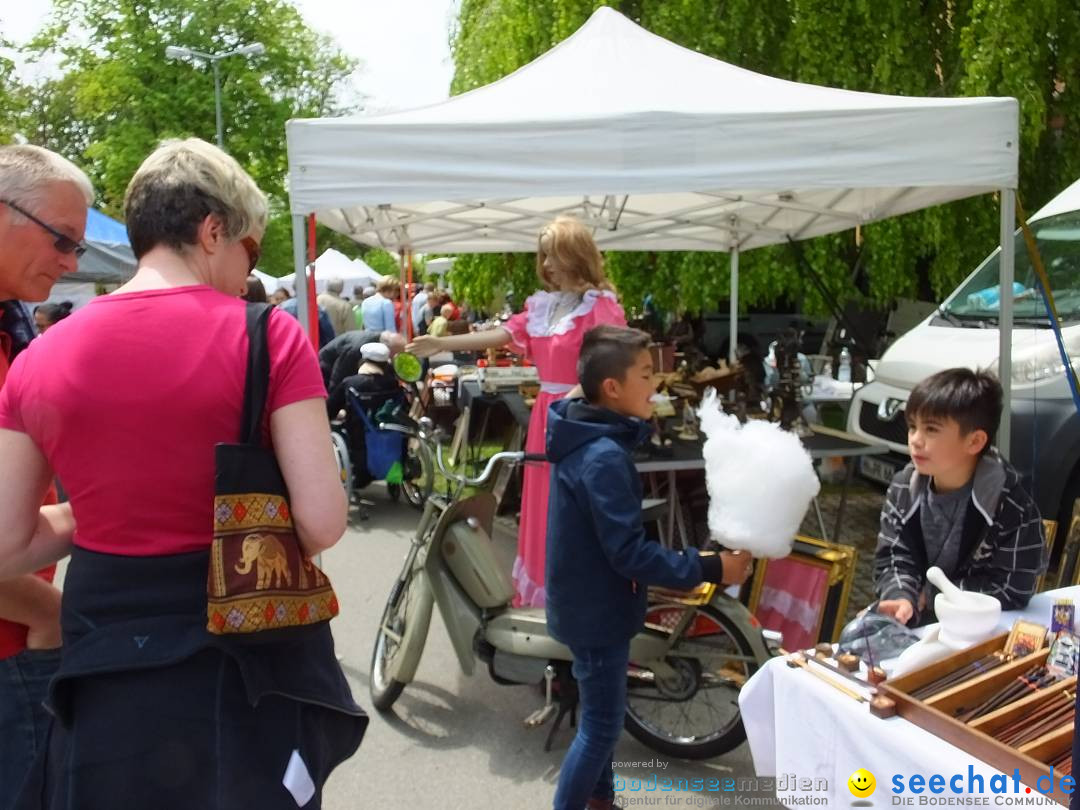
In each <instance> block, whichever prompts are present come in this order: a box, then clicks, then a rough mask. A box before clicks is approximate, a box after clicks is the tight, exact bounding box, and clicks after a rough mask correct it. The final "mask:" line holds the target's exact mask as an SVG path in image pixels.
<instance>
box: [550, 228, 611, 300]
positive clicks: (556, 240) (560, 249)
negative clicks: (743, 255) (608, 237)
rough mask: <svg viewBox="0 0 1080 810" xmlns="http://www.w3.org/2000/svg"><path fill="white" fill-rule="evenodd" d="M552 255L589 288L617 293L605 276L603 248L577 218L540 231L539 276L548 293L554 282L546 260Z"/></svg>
mask: <svg viewBox="0 0 1080 810" xmlns="http://www.w3.org/2000/svg"><path fill="white" fill-rule="evenodd" d="M549 255H550V256H551V257H552V258H554V259H555V261H556V262H558V264H559V265H560V266H562V267H565V268H566V270H567V271H568V272H570V273H572V274H575V275H576V276H577V278H578V280H579V281H580V282H581V283H582V284H584V285H585V286H586V287H592V288H593V289H597V290H611V289H614V288H613V287H612V286H611V282H609V281H608V280H607V276H606V275H604V257H603V255H602V254H601V253H600V248H598V247H597V246H596V242H595V241H593V237H592V234H591V233H590V232H589V229H588V228H586V227H585V226H584V225H582V224H581V223H580V222H578V221H577V220H576V219H574V218H573V217H568V216H560V217H556V218H555V219H554V221H552V222H551V223H550V224H548V225H545V226H544V228H543V229H542V230H541V231H540V237H539V239H538V240H537V245H536V275H537V276H538V277H539V278H540V283H541V284H543V285H544V287H545V288H546V289H551V279H549V278H548V276H547V273H545V272H544V259H546V258H547V257H548V256H549Z"/></svg>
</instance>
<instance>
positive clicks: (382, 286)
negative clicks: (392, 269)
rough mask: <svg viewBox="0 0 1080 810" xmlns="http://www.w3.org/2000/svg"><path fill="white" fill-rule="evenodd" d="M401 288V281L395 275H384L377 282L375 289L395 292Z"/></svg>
mask: <svg viewBox="0 0 1080 810" xmlns="http://www.w3.org/2000/svg"><path fill="white" fill-rule="evenodd" d="M400 289H401V282H400V281H398V280H397V279H396V278H394V277H393V276H383V277H382V278H380V279H379V281H378V282H377V283H376V284H375V291H376V292H381V293H385V292H394V291H395V290H400Z"/></svg>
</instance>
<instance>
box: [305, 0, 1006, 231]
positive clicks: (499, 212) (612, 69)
mask: <svg viewBox="0 0 1080 810" xmlns="http://www.w3.org/2000/svg"><path fill="white" fill-rule="evenodd" d="M287 137H288V151H289V167H290V169H289V189H290V199H291V206H292V211H293V213H294V214H309V213H315V214H316V215H317V216H318V217H319V219H320V221H321V222H323V223H324V224H326V225H328V226H330V227H331V228H334V229H335V230H338V231H340V232H342V233H346V234H348V235H350V236H351V237H353V238H354V239H356V240H358V241H361V242H365V243H368V244H373V245H379V246H382V247H385V248H387V249H390V250H396V249H399V248H401V247H407V248H412V249H414V250H427V251H436V250H438V251H447V252H453V251H456V252H494V251H504V250H533V249H535V243H536V235H537V232H538V231H539V229H540V227H541V226H542V224H543V223H544V222H546V221H548V220H550V219H551V218H552V217H553V216H554V215H555V214H557V213H564V212H568V213H573V214H575V215H577V216H578V217H579V218H580V219H582V220H584V221H586V222H587V223H588V224H590V225H591V226H593V227H594V229H595V233H596V238H597V242H598V243H599V244H600V245H601V247H603V248H605V249H615V250H728V249H730V248H731V247H732V246H735V245H737V246H739V247H740V248H741V249H746V248H750V247H757V246H760V245H767V244H775V243H779V242H784V241H787V239H788V238H789V237H790V238H796V239H801V238H807V237H811V236H817V235H821V234H825V233H831V232H834V231H839V230H844V229H847V228H851V227H853V226H854V225H856V224H858V223H863V222H869V221H871V220H875V219H882V218H885V217H889V216H893V215H896V214H900V213H904V212H907V211H912V210H915V209H918V208H923V207H926V206H929V205H935V204H938V203H943V202H947V201H950V200H955V199H959V198H962V197H967V196H972V195H975V194H981V193H985V192H987V191H990V190H993V189H997V188H1002V187H1006V188H1013V187H1015V186H1016V180H1017V155H1018V105H1017V102H1016V101H1015V99H1010V98H911V97H901V96H887V95H877V94H872V93H857V92H852V91H848V90H838V89H834V88H828V87H819V86H815V85H807V84H798V83H795V82H788V81H783V80H780V79H775V78H771V77H769V76H763V75H760V74H756V73H753V72H751V71H748V70H744V69H742V68H738V67H735V66H733V65H729V64H727V63H725V62H721V61H719V60H717V59H712V58H710V57H707V56H704V55H702V54H700V53H697V52H695V51H691V50H688V49H686V48H683V47H680V46H678V45H675V44H673V43H671V42H669V41H667V40H665V39H662V38H661V37H658V36H656V35H654V34H651V33H649V32H648V31H646V30H645V29H643V28H641V27H639V26H638V25H636V24H634V23H633V22H631V21H630V20H628V19H627V18H626V17H623V16H622V15H620V14H619V13H617V12H615V11H612V10H611V9H608V8H600V9H598V10H597V11H596V12H595V13H594V14H593V15H592V16H591V17H590V18H589V20H588V22H586V23H585V25H583V26H582V27H581V28H580V29H579V30H578V31H577V32H575V33H574V34H573V35H572V36H571V37H569V38H568V39H566V40H565V41H563V42H562V43H560V44H559V45H557V46H556V47H554V48H553V49H551V50H550V51H548V52H547V53H545V54H543V55H542V56H540V57H539V58H537V59H536V60H534V61H533V62H531V63H529V64H527V65H525V66H524V67H522V68H520V69H519V70H517V71H516V72H514V73H512V74H511V75H509V76H507V77H505V78H503V79H501V80H499V81H497V82H495V83H493V84H490V85H487V86H485V87H481V88H478V89H476V90H473V91H472V92H469V93H465V94H464V95H461V96H457V97H455V98H451V99H450V100H448V101H445V102H442V103H440V104H435V105H431V106H427V107H421V108H418V109H414V110H407V111H403V112H395V113H386V114H381V115H371V116H361V117H345V118H330V119H299V120H293V121H290V122H289V124H288V126H287Z"/></svg>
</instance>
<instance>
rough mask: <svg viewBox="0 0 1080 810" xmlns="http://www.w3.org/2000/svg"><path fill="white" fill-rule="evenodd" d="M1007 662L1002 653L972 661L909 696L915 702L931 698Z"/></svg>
mask: <svg viewBox="0 0 1080 810" xmlns="http://www.w3.org/2000/svg"><path fill="white" fill-rule="evenodd" d="M1007 660H1008V657H1007V656H1006V655H1005V654H1004V653H1003V652H1000V651H999V652H996V653H992V654H991V655H987V656H985V657H984V658H980V659H979V660H978V661H973V662H972V663H970V664H968V665H967V666H964V667H961V668H960V669H958V670H957V671H956V672H951V673H949V674H948V675H945V676H943V677H941V678H938V679H937V680H936V681H932V682H931V683H928V684H926V685H925V686H922V687H920V688H918V689H915V690H913V691H912V693H911V696H912V697H913V698H915V699H916V700H926V699H927V698H931V697H933V696H934V695H936V694H938V693H939V692H944V691H945V690H946V689H949V688H951V687H953V686H956V685H957V684H959V683H962V682H963V681H966V680H967V679H968V678H972V677H974V676H976V675H981V674H983V673H984V672H989V671H990V670H992V669H997V668H998V667H999V666H1001V665H1002V664H1004V663H1005V662H1006V661H1007Z"/></svg>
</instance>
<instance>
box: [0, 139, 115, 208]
mask: <svg viewBox="0 0 1080 810" xmlns="http://www.w3.org/2000/svg"><path fill="white" fill-rule="evenodd" d="M52 183H72V184H74V185H75V186H77V187H78V189H79V191H81V192H82V195H83V198H84V199H85V200H86V204H87V205H88V206H89V205H93V203H94V187H93V185H91V183H90V178H88V177H87V176H86V173H85V172H84V171H83V170H82V169H80V168H79V167H78V166H76V165H75V164H74V163H72V162H71V161H70V160H68V159H67V158H66V157H62V156H60V155H58V154H56V152H52V151H50V150H48V149H44V148H42V147H40V146H33V145H31V144H12V145H9V146H0V199H2V200H8V201H10V202H13V203H15V204H16V205H21V206H23V207H25V208H31V209H33V208H36V207H37V205H38V204H39V203H40V202H41V201H42V199H43V198H44V197H46V196H47V195H48V186H49V185H51V184H52ZM11 214H12V216H13V217H14V218H15V219H16V221H18V220H20V219H22V215H21V214H19V212H18V211H12V212H11Z"/></svg>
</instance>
